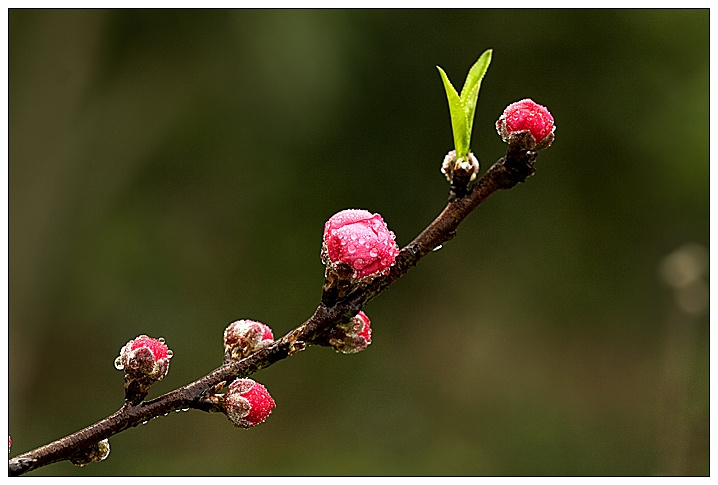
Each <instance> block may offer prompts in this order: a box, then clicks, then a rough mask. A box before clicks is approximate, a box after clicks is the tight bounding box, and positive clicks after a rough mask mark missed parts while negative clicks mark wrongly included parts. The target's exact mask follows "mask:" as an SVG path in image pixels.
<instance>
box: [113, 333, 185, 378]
mask: <svg viewBox="0 0 718 485" xmlns="http://www.w3.org/2000/svg"><path fill="white" fill-rule="evenodd" d="M171 358H172V351H171V350H169V349H168V348H167V346H166V345H165V341H164V339H163V338H159V339H155V338H151V337H148V336H147V335H140V336H139V337H137V338H136V339H133V340H130V341H129V342H127V344H126V345H125V346H124V347H122V349H121V350H120V356H119V357H118V358H117V359H116V360H115V367H117V369H120V370H124V371H125V374H130V375H134V376H143V377H147V378H149V379H151V380H154V381H161V380H162V379H164V377H165V376H166V375H167V372H168V371H169V367H170V359H171Z"/></svg>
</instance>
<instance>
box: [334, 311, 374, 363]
mask: <svg viewBox="0 0 718 485" xmlns="http://www.w3.org/2000/svg"><path fill="white" fill-rule="evenodd" d="M369 344H371V322H370V321H369V317H368V316H367V315H366V313H364V312H362V311H360V312H359V313H357V314H356V316H355V317H354V318H352V319H351V320H350V321H349V323H346V324H343V325H337V326H336V327H335V328H334V329H333V330H332V332H331V333H330V335H329V345H331V346H332V347H333V348H334V350H336V351H337V352H341V353H342V354H355V353H357V352H361V351H362V350H364V349H366V348H367V347H368V346H369Z"/></svg>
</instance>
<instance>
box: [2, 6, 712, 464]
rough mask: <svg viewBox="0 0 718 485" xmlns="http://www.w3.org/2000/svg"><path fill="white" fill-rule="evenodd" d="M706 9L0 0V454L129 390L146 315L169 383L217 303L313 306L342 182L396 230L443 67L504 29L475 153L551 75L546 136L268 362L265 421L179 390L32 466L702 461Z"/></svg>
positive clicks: (276, 319)
mask: <svg viewBox="0 0 718 485" xmlns="http://www.w3.org/2000/svg"><path fill="white" fill-rule="evenodd" d="M708 21H709V15H708V10H291V11H290V10H271V11H270V10H232V11H225V10H207V11H205V10H171V11H166V10H141V11H137V10H70V11H57V10H10V12H9V244H10V251H9V264H10V266H9V297H10V306H9V427H10V433H11V434H12V436H13V439H14V445H13V450H12V451H13V455H15V454H18V453H21V452H24V451H27V450H30V449H32V448H35V447H37V446H40V445H42V444H45V443H48V442H50V441H52V440H55V439H57V438H59V437H62V436H64V435H66V434H68V433H71V432H74V431H76V430H78V429H80V428H82V427H84V426H86V425H89V424H91V423H93V422H95V421H97V420H98V419H101V418H102V417H104V416H107V415H109V414H110V413H112V412H113V411H115V410H116V409H117V408H118V407H119V406H120V405H121V403H122V395H123V391H122V373H120V372H118V371H117V370H115V368H114V367H113V361H114V359H115V357H116V356H117V355H118V353H119V350H120V347H122V345H124V344H125V343H126V342H127V341H128V340H129V339H131V338H134V337H136V336H137V335H139V334H142V333H146V334H149V335H151V336H155V337H159V336H163V337H165V338H166V339H167V343H168V345H169V346H170V348H171V349H172V350H173V351H174V353H175V356H174V358H173V359H172V365H171V368H170V373H169V375H168V377H167V378H166V379H165V380H164V381H162V382H160V383H158V384H157V385H156V386H155V387H154V388H153V389H152V392H151V394H150V397H155V396H158V395H160V394H161V393H164V392H167V391H169V390H171V389H174V388H176V387H178V386H181V385H184V384H186V383H188V382H190V381H192V380H194V379H196V378H198V377H200V376H202V375H204V374H206V373H207V372H209V371H210V370H212V369H213V368H215V367H216V366H218V365H219V364H220V362H221V359H222V354H223V350H222V343H221V342H222V331H223V330H224V328H225V326H226V325H227V324H229V323H230V322H231V321H233V320H236V319H239V318H252V319H256V320H260V321H262V322H264V323H267V324H269V325H270V326H271V327H272V328H273V329H274V332H275V335H277V336H279V335H283V334H284V333H286V332H288V331H289V330H291V329H292V328H294V327H295V326H297V325H298V324H299V323H301V322H302V321H304V320H305V319H306V318H307V317H308V316H309V315H311V313H312V312H313V310H314V308H315V307H316V304H317V303H318V300H319V297H320V293H321V284H322V277H323V266H322V264H321V263H320V260H319V249H320V241H321V235H322V230H323V224H324V221H325V220H326V219H327V218H329V216H331V215H332V214H334V213H335V212H337V211H339V210H341V209H345V208H350V207H352V208H354V207H356V208H366V209H369V210H372V211H375V212H380V213H381V214H382V215H383V217H384V219H385V220H386V221H387V223H388V224H389V227H390V228H391V229H392V230H393V231H394V232H395V233H396V234H397V240H398V242H399V244H400V245H404V244H406V243H408V242H409V241H410V240H411V239H412V238H413V237H414V236H415V235H416V234H417V233H418V232H419V231H420V230H421V229H422V228H423V227H425V226H426V224H428V223H429V222H430V221H431V220H432V219H433V218H434V217H435V216H436V215H437V214H438V212H439V211H440V210H441V208H442V207H443V206H444V203H445V200H446V195H447V190H448V187H447V183H446V181H445V179H444V178H443V176H442V175H441V174H440V172H439V166H440V163H441V160H442V158H443V156H444V154H445V153H446V152H447V151H448V150H450V149H451V148H452V145H453V139H452V136H451V129H450V120H449V113H448V108H447V103H446V98H445V94H444V91H443V87H442V83H441V80H440V77H439V74H438V72H437V70H436V67H435V66H436V65H437V64H438V65H440V66H442V67H443V68H444V69H445V70H446V71H447V73H448V74H449V77H450V78H451V79H452V81H453V82H454V84H456V85H459V86H460V85H461V84H462V83H463V79H464V76H465V75H466V73H467V71H468V69H469V67H470V66H471V64H472V63H473V62H474V61H475V60H476V59H477V58H478V56H479V55H480V54H481V53H482V52H483V51H484V50H485V49H487V48H493V49H494V58H493V62H492V64H491V67H490V68H489V71H488V73H487V76H486V78H485V79H484V82H483V85H482V90H481V94H480V97H479V104H478V108H477V114H476V120H475V123H474V134H473V139H472V147H473V150H474V152H475V153H476V154H477V156H478V157H479V159H480V160H481V163H482V171H483V170H485V169H486V168H487V167H488V166H489V165H490V164H491V163H493V161H495V160H496V159H497V158H499V157H501V156H502V155H503V153H504V151H505V145H504V144H503V143H502V142H501V140H500V138H499V137H498V136H497V135H496V133H495V129H494V122H495V120H496V119H497V118H498V117H499V115H500V114H501V112H502V110H503V109H504V107H505V106H506V105H508V104H509V103H511V102H514V101H517V100H519V99H522V98H525V97H531V98H533V99H534V100H536V101H537V102H539V103H541V104H544V105H546V106H547V107H548V108H549V109H550V110H551V112H552V113H553V115H554V117H555V119H556V125H557V130H556V141H555V143H554V145H553V146H552V147H551V148H550V149H548V150H546V151H544V152H542V153H541V154H540V156H539V158H538V171H537V174H536V175H535V176H534V177H532V178H530V179H529V180H528V181H527V183H525V184H522V185H520V186H518V187H516V188H514V189H512V190H510V191H507V192H502V193H500V194H497V195H495V196H493V197H492V198H491V199H489V200H488V201H487V202H486V203H485V204H484V205H482V206H480V207H479V209H478V210H477V211H476V212H475V213H474V214H472V215H471V217H469V218H468V219H467V220H466V221H465V222H464V223H463V224H462V225H461V227H460V228H459V231H458V235H457V237H456V238H455V239H454V240H452V241H451V242H449V243H448V244H446V245H445V247H444V248H443V249H442V250H441V251H439V252H437V253H435V254H431V255H429V256H428V257H427V258H426V259H425V260H423V261H422V262H421V263H420V264H419V265H418V266H417V267H416V268H415V269H414V270H412V271H411V272H410V273H409V274H408V275H406V277H404V278H402V279H401V280H400V281H398V282H397V283H396V284H395V285H394V286H392V287H391V288H390V289H389V290H388V291H387V292H386V293H384V294H383V295H381V297H379V298H378V299H376V300H374V301H372V302H371V303H370V304H369V305H368V306H367V307H366V309H365V310H366V311H367V313H368V314H369V316H370V317H371V319H372V328H373V330H374V343H373V344H372V345H371V346H370V347H369V349H368V350H367V351H365V352H362V353H360V354H357V355H353V356H344V355H338V354H335V353H334V352H332V351H331V350H330V349H327V348H311V349H309V350H308V351H307V352H303V353H301V354H299V355H296V356H294V357H293V358H291V359H289V360H286V361H282V362H279V363H277V364H276V365H274V366H272V367H270V368H268V369H265V370H263V371H261V372H259V373H257V374H255V375H254V376H253V377H254V378H255V379H256V380H258V381H260V382H262V383H263V384H265V385H266V386H267V387H268V389H269V390H270V392H271V393H272V395H273V396H274V398H275V400H276V401H277V408H276V409H275V411H274V413H273V414H272V416H271V417H270V418H269V420H268V421H267V422H266V423H264V424H263V425H261V426H258V427H257V428H254V429H252V430H250V431H243V430H238V429H235V428H233V427H232V426H231V424H230V423H229V422H228V421H227V420H226V419H225V418H224V417H223V416H221V415H208V414H205V413H202V412H198V411H191V412H187V413H179V414H175V413H172V415H170V416H168V417H166V418H162V419H157V420H154V421H152V422H151V423H149V424H147V425H146V426H140V427H138V428H134V429H131V430H128V431H126V432H123V433H121V434H119V435H117V436H116V437H114V438H112V439H111V440H110V443H111V447H112V453H111V454H110V457H109V458H108V459H107V460H105V461H104V462H102V463H100V464H92V465H90V466H88V467H86V468H83V469H80V468H76V467H73V466H72V465H70V464H69V463H68V462H63V463H60V464H56V465H52V466H49V467H46V468H43V469H40V470H38V471H36V472H33V474H35V475H65V474H67V475H81V476H87V475H135V474H138V475H220V474H221V475H287V474H289V475H347V474H348V475H365V474H368V475H466V474H468V475H546V474H548V475H664V474H685V475H693V474H702V475H705V474H708V472H709V469H708V463H709V459H708V458H709V455H708V442H709V438H708V436H709V433H708V431H709V430H708V418H709V406H708V398H709V394H708V368H709V366H708V359H709V348H708V344H709V339H708V322H709V319H708V299H707V288H708V287H707V284H708V282H707V278H708V275H707V270H706V266H705V265H706V260H707V256H708V254H707V251H708V249H707V247H708V240H709V204H708V197H709V177H708V160H709V156H708V117H709V109H708V89H709V88H708V86H709V84H708V64H709V55H708V45H709V42H708V40H709V25H708ZM668 255H672V256H668ZM667 257H668V259H666V258H667ZM667 283H668V284H667Z"/></svg>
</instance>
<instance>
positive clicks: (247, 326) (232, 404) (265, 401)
mask: <svg viewBox="0 0 718 485" xmlns="http://www.w3.org/2000/svg"><path fill="white" fill-rule="evenodd" d="M272 342H274V335H273V334H272V329H271V328H269V326H268V325H265V324H263V323H261V322H257V321H254V320H237V321H235V322H232V323H230V324H229V325H228V326H227V328H226V329H225V330H224V361H225V362H236V361H239V360H242V359H244V358H245V357H247V356H249V355H251V354H253V353H255V352H257V351H258V350H261V349H263V348H265V347H268V346H269V345H271V344H272ZM213 401H214V402H215V404H216V405H217V406H218V408H219V409H220V410H221V411H222V412H224V414H225V415H226V416H227V418H228V419H229V420H230V421H231V422H232V423H233V424H234V425H235V426H237V427H239V428H245V429H247V428H251V427H253V426H256V425H258V424H259V423H263V422H264V421H265V420H266V419H267V417H268V416H269V415H270V413H271V412H272V409H274V408H275V407H276V405H275V403H274V399H272V396H270V395H269V391H267V388H266V387H264V386H263V385H262V384H259V383H257V382H255V381H253V380H252V379H235V380H234V382H232V383H231V384H230V385H229V387H228V388H227V392H226V393H225V394H223V395H216V396H215V397H214V398H213Z"/></svg>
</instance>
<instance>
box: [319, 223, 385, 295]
mask: <svg viewBox="0 0 718 485" xmlns="http://www.w3.org/2000/svg"><path fill="white" fill-rule="evenodd" d="M395 239H396V236H395V235H394V233H393V232H392V231H390V230H389V228H388V227H387V225H386V223H385V222H384V219H382V217H381V215H380V214H372V213H371V212H369V211H366V210H362V209H347V210H343V211H341V212H338V213H336V214H334V215H333V216H332V217H330V218H329V220H328V221H327V222H326V223H325V224H324V237H323V239H322V251H321V257H322V261H323V262H324V264H325V265H326V268H327V273H330V272H333V271H336V270H339V272H341V269H339V268H338V266H344V265H345V266H347V267H348V268H350V271H351V275H350V277H351V278H352V279H353V280H354V281H357V280H364V281H366V280H367V279H369V278H373V277H375V276H378V275H382V274H386V272H387V271H389V268H390V267H391V266H392V265H393V264H394V261H395V260H396V257H397V256H398V255H399V247H398V246H397V244H396V241H395Z"/></svg>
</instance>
